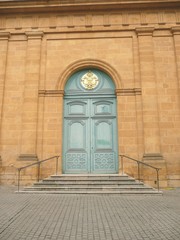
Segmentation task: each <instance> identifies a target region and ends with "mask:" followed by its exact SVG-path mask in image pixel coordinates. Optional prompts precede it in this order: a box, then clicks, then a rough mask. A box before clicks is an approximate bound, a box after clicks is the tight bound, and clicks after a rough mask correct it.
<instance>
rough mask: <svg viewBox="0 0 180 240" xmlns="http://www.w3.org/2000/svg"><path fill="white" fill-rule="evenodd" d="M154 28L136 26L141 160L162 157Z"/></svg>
mask: <svg viewBox="0 0 180 240" xmlns="http://www.w3.org/2000/svg"><path fill="white" fill-rule="evenodd" d="M153 31H154V28H151V27H147V28H144V27H143V28H138V29H136V33H137V36H138V45H139V61H140V78H141V88H142V108H143V132H144V156H143V160H155V159H159V160H160V159H162V155H161V149H160V130H159V115H158V96H157V86H156V76H155V69H154V55H153Z"/></svg>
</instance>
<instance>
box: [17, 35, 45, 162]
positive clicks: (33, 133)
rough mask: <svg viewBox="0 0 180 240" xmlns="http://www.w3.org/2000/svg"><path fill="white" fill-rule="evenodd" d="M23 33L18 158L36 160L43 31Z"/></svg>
mask: <svg viewBox="0 0 180 240" xmlns="http://www.w3.org/2000/svg"><path fill="white" fill-rule="evenodd" d="M25 34H26V36H27V53H26V76H25V83H24V102H23V115H22V136H21V155H20V156H19V160H23V159H24V160H27V159H28V160H30V158H31V160H37V155H36V154H37V151H36V150H37V149H36V148H37V121H38V90H39V79H40V62H41V40H42V37H43V32H37V31H32V32H26V33H25Z"/></svg>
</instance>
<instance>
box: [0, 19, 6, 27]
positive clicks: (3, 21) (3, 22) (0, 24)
mask: <svg viewBox="0 0 180 240" xmlns="http://www.w3.org/2000/svg"><path fill="white" fill-rule="evenodd" d="M5 28H6V18H5V17H1V18H0V30H3V29H5Z"/></svg>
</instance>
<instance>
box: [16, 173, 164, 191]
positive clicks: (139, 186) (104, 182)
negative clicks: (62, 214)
mask: <svg viewBox="0 0 180 240" xmlns="http://www.w3.org/2000/svg"><path fill="white" fill-rule="evenodd" d="M22 192H25V193H59V194H63V193H66V194H67V193H69V194H90V193H91V194H98V193H99V194H112V193H113V194H114V193H119V194H139V193H142V194H160V192H158V191H156V190H155V189H153V188H152V187H149V186H146V185H144V184H143V183H142V182H139V181H136V180H135V179H134V178H132V177H129V176H128V175H118V174H106V175H105V174H99V175H97V174H96V175H95V174H94V175H89V174H81V175H74V174H71V175H69V174H63V175H53V176H51V177H49V178H47V179H44V180H42V181H41V182H38V183H35V184H34V185H33V186H32V187H26V188H24V190H23V191H20V193H22Z"/></svg>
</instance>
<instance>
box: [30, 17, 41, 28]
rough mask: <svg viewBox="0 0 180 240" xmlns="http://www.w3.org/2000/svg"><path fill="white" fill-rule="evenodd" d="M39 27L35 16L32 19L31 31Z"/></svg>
mask: <svg viewBox="0 0 180 240" xmlns="http://www.w3.org/2000/svg"><path fill="white" fill-rule="evenodd" d="M38 25H39V18H38V17H37V16H35V17H33V18H32V27H31V28H32V29H37V28H38Z"/></svg>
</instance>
